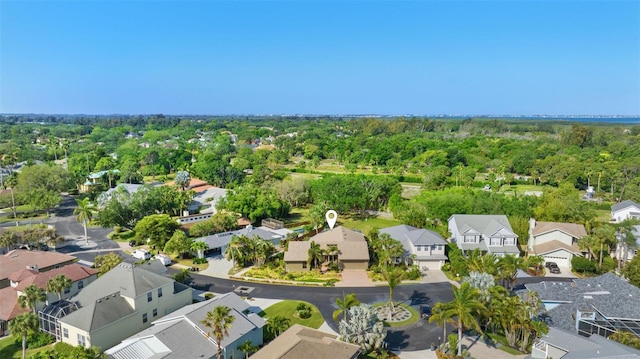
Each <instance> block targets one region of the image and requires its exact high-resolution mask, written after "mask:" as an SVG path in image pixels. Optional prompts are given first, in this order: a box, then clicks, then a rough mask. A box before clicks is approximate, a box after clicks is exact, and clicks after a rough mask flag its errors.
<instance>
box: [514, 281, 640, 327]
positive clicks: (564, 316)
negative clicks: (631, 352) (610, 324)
mask: <svg viewBox="0 0 640 359" xmlns="http://www.w3.org/2000/svg"><path fill="white" fill-rule="evenodd" d="M525 287H526V289H527V290H529V291H536V292H538V295H539V296H540V299H541V300H542V301H543V302H559V303H564V304H560V305H558V306H556V307H554V308H553V309H551V310H549V311H548V315H549V317H550V321H551V322H552V324H553V325H554V326H556V327H559V328H561V329H565V330H569V331H573V330H575V319H573V317H572V316H575V314H576V310H577V309H585V308H593V309H595V310H597V311H598V312H599V313H600V314H602V315H603V316H604V317H606V318H609V319H613V318H629V319H636V320H640V288H638V287H636V286H634V285H632V284H629V283H627V282H626V281H625V280H623V279H621V278H620V277H618V276H616V275H615V274H613V273H605V274H603V275H601V276H598V277H592V278H579V279H574V280H573V282H552V281H551V282H540V283H530V284H525Z"/></svg>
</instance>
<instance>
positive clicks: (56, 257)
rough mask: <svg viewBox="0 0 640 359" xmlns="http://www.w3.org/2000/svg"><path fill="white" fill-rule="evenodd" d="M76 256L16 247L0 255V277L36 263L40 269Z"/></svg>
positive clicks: (70, 259)
mask: <svg viewBox="0 0 640 359" xmlns="http://www.w3.org/2000/svg"><path fill="white" fill-rule="evenodd" d="M75 260H76V257H72V256H70V255H66V254H62V253H58V252H53V251H48V252H44V251H28V250H24V249H16V250H13V251H9V252H8V253H6V254H4V255H2V256H0V279H4V278H8V277H9V276H10V275H11V274H13V273H14V272H17V271H19V270H21V269H26V268H27V266H33V265H37V266H38V267H39V268H40V269H41V270H42V269H45V268H49V267H53V266H55V265H63V264H66V263H71V262H73V261H75Z"/></svg>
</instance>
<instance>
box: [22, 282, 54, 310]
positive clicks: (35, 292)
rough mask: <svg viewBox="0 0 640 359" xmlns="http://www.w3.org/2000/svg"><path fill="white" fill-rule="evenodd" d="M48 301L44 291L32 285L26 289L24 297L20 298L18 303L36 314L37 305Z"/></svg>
mask: <svg viewBox="0 0 640 359" xmlns="http://www.w3.org/2000/svg"><path fill="white" fill-rule="evenodd" d="M45 300H47V294H46V293H45V291H44V289H42V288H40V287H38V286H36V285H35V284H32V285H30V286H28V287H26V288H25V289H24V291H23V292H22V295H20V296H19V297H18V302H19V303H20V306H21V307H22V308H29V309H31V310H32V311H33V314H35V313H36V304H37V303H38V302H44V301H45Z"/></svg>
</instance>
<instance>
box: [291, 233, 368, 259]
mask: <svg viewBox="0 0 640 359" xmlns="http://www.w3.org/2000/svg"><path fill="white" fill-rule="evenodd" d="M311 242H315V243H316V244H318V245H320V248H322V249H327V248H328V246H329V245H337V246H338V259H339V260H366V261H368V260H369V248H368V247H367V240H366V239H365V238H364V235H363V234H362V233H360V232H356V231H353V230H351V229H348V228H344V227H342V226H338V227H336V228H334V229H333V230H329V231H324V232H321V233H319V234H316V235H315V236H313V237H311V238H309V240H308V241H291V242H289V248H288V249H287V251H286V252H284V260H285V262H301V261H307V259H308V258H309V248H310V247H311Z"/></svg>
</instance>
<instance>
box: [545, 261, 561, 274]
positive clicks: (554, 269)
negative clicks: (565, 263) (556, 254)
mask: <svg viewBox="0 0 640 359" xmlns="http://www.w3.org/2000/svg"><path fill="white" fill-rule="evenodd" d="M545 266H546V267H547V268H549V272H551V273H553V274H560V267H558V265H557V264H556V263H554V262H547V263H546V264H545Z"/></svg>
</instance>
